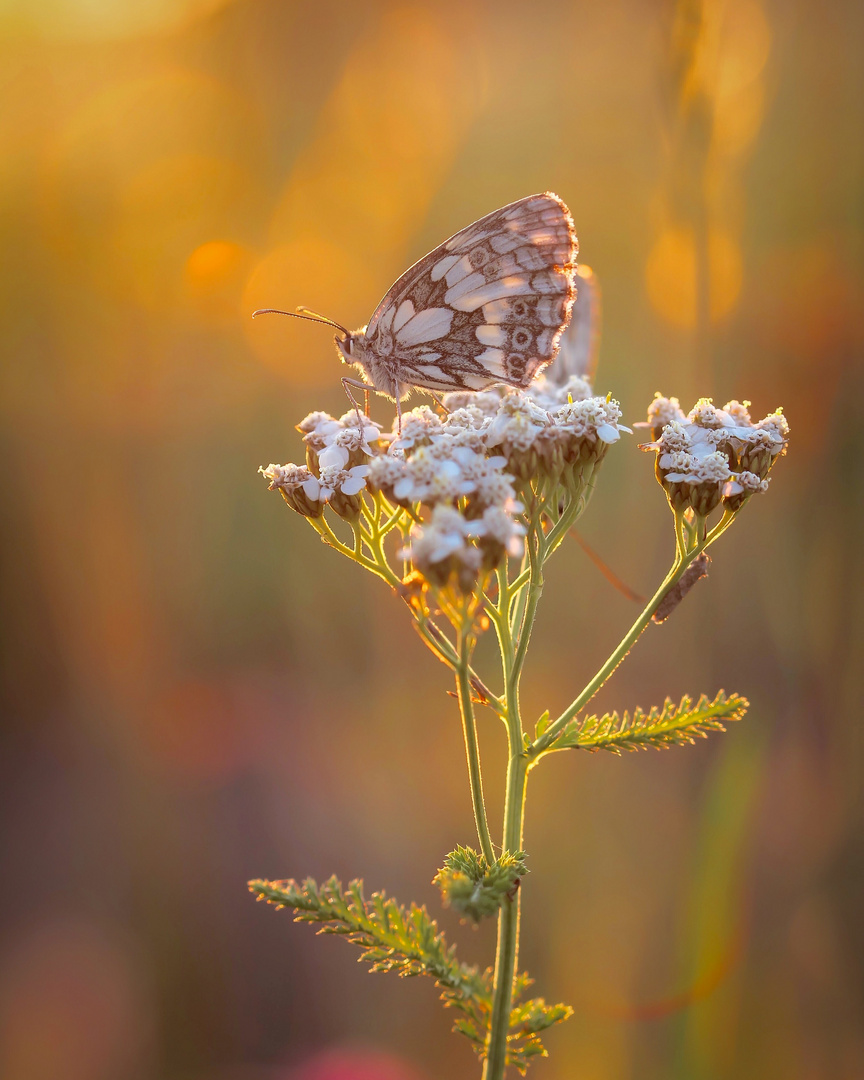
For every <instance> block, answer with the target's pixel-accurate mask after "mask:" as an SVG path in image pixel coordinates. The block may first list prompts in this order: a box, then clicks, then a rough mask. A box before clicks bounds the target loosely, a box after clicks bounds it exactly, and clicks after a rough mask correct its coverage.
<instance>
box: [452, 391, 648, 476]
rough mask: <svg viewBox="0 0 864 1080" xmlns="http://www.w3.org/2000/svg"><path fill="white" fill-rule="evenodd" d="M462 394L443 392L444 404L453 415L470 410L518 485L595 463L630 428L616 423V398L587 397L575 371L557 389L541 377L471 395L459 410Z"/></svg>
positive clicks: (485, 441)
mask: <svg viewBox="0 0 864 1080" xmlns="http://www.w3.org/2000/svg"><path fill="white" fill-rule="evenodd" d="M467 397H468V395H466V394H461V393H460V394H448V395H445V397H444V402H445V404H446V405H447V406H448V408H454V407H455V408H456V410H457V413H456V414H454V416H455V415H457V414H463V413H465V412H466V411H467V412H469V413H470V414H471V420H472V422H473V423H474V424H475V426H476V427H477V428H478V429H479V432H480V434H481V436H482V439H483V443H484V444H485V446H486V447H487V449H489V450H498V451H499V452H500V453H501V454H503V455H504V457H505V458H506V459H507V468H508V471H509V472H510V473H511V474H512V475H513V476H514V477H515V478H516V479H517V480H518V481H521V482H523V483H525V482H528V481H530V480H535V479H543V478H545V477H548V478H549V479H551V480H552V481H553V482H555V483H557V482H558V481H560V480H561V479H562V474H563V473H564V471H565V470H566V469H568V468H574V467H575V468H582V467H583V466H585V465H589V464H596V463H597V462H599V461H600V460H601V459H602V457H603V456H604V454H605V453H606V450H607V448H608V447H609V446H610V445H611V444H612V443H614V442H617V441H618V440H619V439H620V438H621V432H622V431H627V432H629V431H630V430H631V429H630V428H628V427H625V426H624V425H623V424H621V423H620V420H621V409H620V406H619V405H618V402H617V401H613V400H611V399H607V398H602V397H592V396H591V388H590V385H589V384H588V383H587V382H586V381H585V380H584V379H582V378H579V377H578V376H575V375H574V376H571V377H570V378H569V379H568V380H567V381H566V383H565V384H564V385H563V386H560V387H559V386H556V385H555V384H553V383H551V382H549V380H548V379H545V378H543V377H541V378H540V379H538V380H537V381H536V383H534V384H533V385H532V387H531V390H530V392H522V391H518V390H512V391H510V392H508V393H506V394H504V396H503V397H502V396H501V395H499V394H496V393H494V392H492V391H487V392H486V393H483V394H475V395H473V400H472V402H470V403H469V404H467V405H466V406H463V407H461V408H460V407H459V406H462V404H463V400H464V399H465V398H467ZM464 422H465V423H466V424H467V423H468V418H467V417H466V419H465V421H464Z"/></svg>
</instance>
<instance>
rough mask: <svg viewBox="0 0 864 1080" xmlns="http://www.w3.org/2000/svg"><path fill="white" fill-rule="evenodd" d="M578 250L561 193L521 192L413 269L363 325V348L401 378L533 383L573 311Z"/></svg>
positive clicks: (460, 385) (447, 383)
mask: <svg viewBox="0 0 864 1080" xmlns="http://www.w3.org/2000/svg"><path fill="white" fill-rule="evenodd" d="M577 253H578V244H577V241H576V234H575V232H574V230H573V220H572V218H571V217H570V212H569V210H568V209H567V207H566V206H565V205H564V203H563V202H562V201H561V200H560V199H559V198H558V197H557V195H553V194H551V193H549V192H546V193H545V194H541V195H530V196H528V198H525V199H519V201H518V202H514V203H511V204H510V205H509V206H504V207H502V208H501V209H500V210H496V211H495V212H494V213H492V214H489V215H487V216H486V217H484V218H481V219H480V220H479V221H475V222H474V224H473V225H469V226H468V228H467V229H463V230H462V231H461V232H458V233H456V235H455V236H452V237H451V238H450V239H449V240H447V241H446V242H445V243H443V244H442V245H441V246H440V247H437V248H435V250H434V251H431V252H430V253H429V254H428V255H426V256H425V257H424V258H422V259H420V261H419V262H417V263H415V264H414V265H413V266H412V267H411V268H410V269H409V270H407V271H406V272H405V273H404V274H403V275H402V277H400V278H399V280H398V281H397V282H396V283H395V284H394V285H393V286H392V288H391V289H390V290H389V292H388V293H387V295H386V296H385V297H384V299H383V300H382V301H381V303H380V304H379V305H378V307H377V308H376V310H375V313H374V314H373V316H372V318H371V319H370V320H369V324H368V326H367V327H366V328H365V331H364V332H363V333H362V339H363V340H362V348H363V352H365V353H366V354H367V355H369V354H371V356H370V360H372V361H373V364H374V367H375V368H376V369H377V370H378V371H381V372H386V375H387V377H388V379H390V378H392V380H393V382H394V383H396V384H400V385H409V386H416V387H422V388H424V389H428V390H454V389H466V390H482V389H483V388H484V387H486V386H490V385H492V384H493V383H506V384H508V385H510V386H516V387H526V386H528V384H529V383H530V382H531V380H532V379H533V378H534V377H535V376H536V375H537V374H538V373H539V372H540V371H542V370H543V368H544V367H546V365H547V364H549V363H550V361H551V360H553V359H554V358H555V356H556V354H557V352H558V346H559V342H560V338H561V334H562V332H563V331H564V329H565V328H566V326H567V324H568V322H569V321H570V313H571V309H572V307H573V300H574V297H575V287H574V275H575V271H576V255H577ZM364 366H365V365H364Z"/></svg>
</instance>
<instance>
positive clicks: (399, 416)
mask: <svg viewBox="0 0 864 1080" xmlns="http://www.w3.org/2000/svg"><path fill="white" fill-rule="evenodd" d="M395 389H396V427H397V430H398V432H399V438H400V439H401V438H402V402H401V401H400V400H399V395H400V393H401V391H402V387H401V386H400V385H399V383H398V382H397V383H396V387H395Z"/></svg>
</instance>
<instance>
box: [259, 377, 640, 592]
mask: <svg viewBox="0 0 864 1080" xmlns="http://www.w3.org/2000/svg"><path fill="white" fill-rule="evenodd" d="M444 403H445V407H446V409H447V412H446V413H444V414H443V415H439V414H438V413H437V412H435V411H434V410H433V409H431V408H430V407H429V406H427V405H420V406H419V407H417V408H415V409H412V410H410V411H407V412H405V413H403V415H402V423H401V427H399V428H397V427H396V426H395V425H394V430H393V431H392V433H386V434H385V433H383V432H382V430H381V427H380V425H379V424H377V423H375V422H374V421H372V420H369V419H368V418H367V417H362V416H358V413H357V411H356V410H352V411H350V412H347V413H346V414H345V415H344V416H341V417H339V418H338V419H336V418H335V417H333V416H331V415H330V414H329V413H326V412H313V413H310V414H309V415H308V416H307V417H305V418H304V419H303V420H302V421H301V422H300V424H299V425H298V430H299V431H300V432H301V434H302V436H303V442H304V444H305V447H306V465H305V467H304V466H298V465H284V466H281V465H271V466H269V467H268V468H267V469H263V470H262V472H263V473H264V475H265V476H266V477H267V478H268V480H269V481H270V485H271V488H273V489H278V490H280V491H281V492H282V494H283V497H284V498H285V499H286V501H287V502H288V504H289V506H291V507H292V508H293V509H295V510H297V512H298V513H301V514H303V515H304V516H306V517H308V518H310V519H311V520H312V521H313V524H314V522H315V521H319V520H320V519H322V517H323V514H324V510H325V507H329V509H330V510H332V511H333V512H334V513H335V514H336V515H337V516H338V517H340V518H342V519H343V520H345V521H347V522H349V523H350V524H351V525H352V527H353V528H354V530H355V541H354V544H355V547H356V545H358V544H360V545H361V546H362V544H363V542H364V541H363V533H362V532H360V533H358V532H357V530H358V529H366V536H367V537H369V538H370V543H371V545H372V552H373V556H374V558H376V559H377V558H379V557H383V548H381V547H380V545H378V546H376V542H375V541H374V540H373V539H371V538H372V537H373V536H374V535H375V530H376V529H380V528H381V527H382V526H381V525H380V522H378V524H373V521H376V522H377V521H378V519H379V517H380V515H381V514H382V513H383V514H386V515H389V517H388V518H387V529H390V528H393V527H395V526H396V525H400V528H401V531H402V533H403V536H404V537H406V539H405V541H404V546H403V547H402V549H401V556H402V558H403V559H404V560H408V561H409V562H410V563H411V567H410V568H409V576H410V574H412V573H414V574H420V575H422V578H423V579H425V580H426V581H427V582H428V583H429V584H431V585H432V586H434V587H443V585H444V583H446V584H447V587H448V588H449V587H454V586H455V587H457V588H462V587H463V586H464V587H465V588H466V589H469V590H470V589H473V588H474V585H475V584H476V581H477V578H478V575H480V574H486V573H489V572H491V571H492V570H494V569H495V568H496V567H497V566H499V565H500V564H501V562H502V561H503V560H504V559H506V558H518V557H519V556H520V555H521V552H522V550H523V545H524V541H525V537H526V536H527V534H528V532H529V529H541V530H544V529H546V530H548V529H549V528H551V524H550V522H551V523H554V522H557V521H559V519H560V520H563V521H566V520H569V519H575V517H576V516H577V514H578V513H579V512H580V511H581V509H582V508H583V507H584V505H585V501H586V499H587V493H588V491H589V490H590V488H589V481H590V479H591V475H592V471H593V468H594V467H595V466H596V465H597V464H599V462H600V460H601V459H602V457H603V455H604V454H605V452H606V450H607V449H608V447H609V446H611V445H612V444H613V443H615V442H617V441H618V440H619V439H620V437H621V432H622V431H629V430H630V429H629V428H625V427H624V426H623V425H622V424H621V422H620V421H621V410H620V408H619V406H618V403H617V402H616V401H613V400H611V399H609V398H602V397H595V396H593V395H592V394H591V388H590V385H589V384H588V383H587V382H586V381H585V380H584V379H582V378H580V377H578V376H571V377H570V378H568V379H567V380H566V381H565V383H564V384H563V385H560V386H559V385H556V384H554V383H551V382H547V381H544V380H538V383H537V385H536V386H532V387H531V390H530V392H522V391H518V390H517V391H514V390H510V389H502V390H500V391H499V390H489V391H485V392H480V393H467V392H466V393H461V392H460V393H452V394H448V395H446V396H445V398H444ZM528 504H530V505H528ZM526 505H528V509H526ZM403 512H404V515H405V516H403ZM568 515H569V518H568ZM364 516H365V524H362V525H361V517H364ZM544 522H545V524H544ZM409 526H410V528H409ZM327 529H328V526H327V525H326V519H323V520H320V528H319V531H322V535H324V538H325V539H326V540H327V541H328V542H329V543H333V542H334V539H335V537H332V534H331V533H328V531H327ZM370 530H371V532H370ZM562 530H563V526H562V529H561V530H559V533H560V534H561V535H563V531H562ZM559 533H556V537H558V536H559ZM331 537H332V538H331ZM556 542H557V540H556ZM358 550H360V549H359V548H358ZM388 572H389V571H388Z"/></svg>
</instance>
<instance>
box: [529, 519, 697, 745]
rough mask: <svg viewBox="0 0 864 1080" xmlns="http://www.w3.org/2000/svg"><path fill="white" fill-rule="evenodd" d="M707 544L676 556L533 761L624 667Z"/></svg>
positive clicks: (545, 736)
mask: <svg viewBox="0 0 864 1080" xmlns="http://www.w3.org/2000/svg"><path fill="white" fill-rule="evenodd" d="M707 543H708V542H707V540H706V541H703V542H702V543H699V544H697V545H696V547H695V548H694V549H693V550H692V551H688V552H687V556H686V557H685V558H684V560H683V561H681V562H679V560H678V558H677V556H676V560H675V563H674V564H673V566H672V569H671V570H670V571H669V573H668V574H667V575H666V577H665V579H664V580H663V584H662V585H661V586H660V588H659V589H658V590H657V592H655V593H654V595H653V596H652V597H651V599H650V600H649V601H648V604H647V606H646V607H645V609H644V610H643V612H642V614H641V615H640V616H639V618H638V619H637V620H636V622H634V623H633V625H632V626H631V627H630V629H629V630H628V631H627V633H626V634H625V635H624V637H623V639H622V640H621V642H620V644H619V645H618V647H617V648H616V649H615V651H614V652H613V653H612V655H611V656H610V657H609V659H608V660H607V661H606V663H605V664H604V665H603V667H601V668H600V670H599V671H598V672H597V674H596V675H595V676H594V678H593V679H592V680H591V682H589V683H588V685H587V686H586V687H585V689H584V690H583V691H582V693H581V694H580V695H579V696H578V697H577V698H576V699H575V701H573V702H571V704H570V705H568V706H567V708H566V709H565V710H564V712H563V713H561V715H560V716H559V717H558V719H557V720H555V721H554V722H553V723H552V724H550V725H549V727H548V728H547V729H546V731H545V732H544V733H543V734H542V735H541V736H540V738H539V739H536V740H535V741H534V743H533V744H532V745H531V747H530V748H529V753H530V754H531V756H532V757H533V758H536V757H538V756H539V755H540V754H542V753H543V751H544V750H547V749H548V748H549V746H551V745H552V743H553V742H554V741H555V739H556V738H557V736H558V735H559V734H560V732H561V730H562V729H563V728H564V726H565V725H566V724H567V723H568V721H570V720H572V719H573V717H574V716H575V715H576V714H577V713H578V712H579V711H580V710H581V709H584V707H585V706H586V705H587V703H588V702H589V701H590V700H591V698H593V697H594V695H595V694H596V693H597V691H598V690H599V689H600V688H601V687H602V686H603V684H604V683H605V682H606V680H607V679H608V678H609V676H610V675H611V674H612V673H613V671H615V669H616V668H617V667H618V665H619V664H620V663H621V661H622V660H623V659H624V657H625V656H626V655H627V653H628V652H630V650H631V649H632V648H633V646H634V644H635V643H636V641H637V639H638V638H639V636H640V635H641V633H642V631H643V630H644V629H645V628H646V627H647V626H648V624H649V623H650V621H651V617H652V616H653V614H654V612H655V611H656V610H657V608H658V606H659V604H660V601H661V600H662V599H663V597H664V596H665V595H666V593H667V592H668V591H669V590H670V589H671V588H672V586H673V585H675V584H676V583H677V582H678V581H679V579H680V578H681V577H682V576H683V574H684V572H685V571H686V569H687V567H688V566H689V565H690V563H691V562H692V561H693V559H695V558H696V556H697V555H698V554H699V553H700V552H701V551H703V550H704V549H705V547H707Z"/></svg>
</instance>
